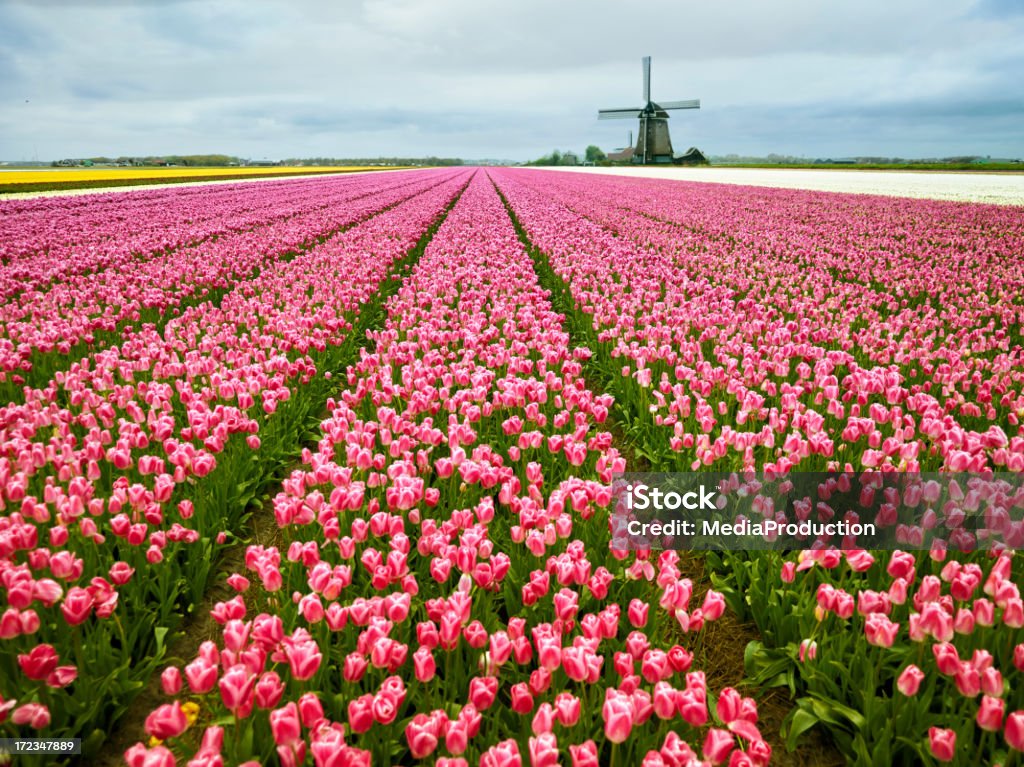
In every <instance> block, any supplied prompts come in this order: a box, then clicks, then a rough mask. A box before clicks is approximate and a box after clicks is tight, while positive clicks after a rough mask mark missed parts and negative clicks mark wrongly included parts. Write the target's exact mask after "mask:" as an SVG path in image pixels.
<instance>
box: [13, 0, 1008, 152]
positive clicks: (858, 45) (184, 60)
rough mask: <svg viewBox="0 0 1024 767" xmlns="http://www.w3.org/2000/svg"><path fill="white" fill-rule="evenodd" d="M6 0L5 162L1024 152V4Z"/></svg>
mask: <svg viewBox="0 0 1024 767" xmlns="http://www.w3.org/2000/svg"><path fill="white" fill-rule="evenodd" d="M635 7H637V4H635V3H627V2H625V1H624V0H614V1H612V0H560V1H556V2H554V3H552V2H549V1H548V0H361V1H360V0H281V1H278V0H148V1H147V0H138V1H136V2H132V1H131V0H0V103H2V107H0V159H31V158H33V157H38V158H39V159H45V160H50V159H57V158H61V157H76V156H94V155H100V154H107V155H120V154H126V155H136V154H138V155H142V154H169V153H183V154H184V153H198V152H224V153H228V154H235V155H240V156H243V157H252V158H262V157H269V158H275V159H276V158H281V157H305V156H315V155H329V156H353V157H356V156H360V157H372V156H380V155H428V154H433V155H439V156H461V157H465V158H507V159H514V160H519V159H527V158H531V157H536V156H539V155H540V154H543V153H545V152H548V151H550V150H551V149H553V148H556V147H557V148H561V149H576V150H582V148H583V147H585V146H586V145H587V144H590V143H594V144H598V145H599V146H601V147H603V148H605V149H606V150H607V149H613V148H616V147H621V146H623V145H624V144H625V143H626V141H627V131H628V130H629V128H630V127H631V123H629V122H627V121H614V122H598V121H597V120H596V110H597V109H598V108H599V107H620V106H621V107H626V106H634V105H637V104H639V102H640V92H641V73H640V58H641V57H642V56H644V55H650V56H653V57H654V65H653V77H652V81H653V96H654V99H655V100H658V99H662V100H676V99H686V98H700V99H701V101H702V108H701V110H700V111H687V112H677V113H675V114H676V115H677V116H675V117H673V119H672V122H671V127H672V135H673V143H674V144H675V146H676V148H677V149H685V148H686V147H688V146H690V145H696V146H698V147H700V148H701V149H702V150H704V151H705V152H707V153H709V154H726V153H730V152H736V153H739V154H758V155H762V154H767V153H769V152H777V153H783V154H794V155H804V156H808V157H816V156H845V155H899V156H904V157H930V156H947V155H954V154H988V155H992V156H994V157H1006V156H1010V157H1024V127H1022V126H1024V89H1022V88H1021V85H1020V82H1021V79H1022V73H1024V0H940V1H937V0H857V2H851V1H848V0H837V2H822V0H775V2H764V0H730V1H729V2H728V3H713V2H706V0H702V1H701V2H691V1H690V0H647V2H646V3H645V4H644V8H645V10H644V11H643V12H642V13H638V12H636V11H635V10H633V8H635Z"/></svg>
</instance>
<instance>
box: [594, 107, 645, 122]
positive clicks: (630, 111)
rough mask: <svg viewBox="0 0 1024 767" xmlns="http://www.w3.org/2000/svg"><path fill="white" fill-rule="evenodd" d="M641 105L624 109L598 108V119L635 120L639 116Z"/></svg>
mask: <svg viewBox="0 0 1024 767" xmlns="http://www.w3.org/2000/svg"><path fill="white" fill-rule="evenodd" d="M641 109H642V108H641V107H630V108H626V109H598V110H597V119H598V120H635V119H636V118H638V117H639V116H640V112H641Z"/></svg>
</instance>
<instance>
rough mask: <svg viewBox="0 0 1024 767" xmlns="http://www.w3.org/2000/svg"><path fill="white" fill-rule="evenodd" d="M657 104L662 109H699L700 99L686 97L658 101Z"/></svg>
mask: <svg viewBox="0 0 1024 767" xmlns="http://www.w3.org/2000/svg"><path fill="white" fill-rule="evenodd" d="M658 106H659V107H661V108H662V109H700V99H686V100H685V101H659V102H658Z"/></svg>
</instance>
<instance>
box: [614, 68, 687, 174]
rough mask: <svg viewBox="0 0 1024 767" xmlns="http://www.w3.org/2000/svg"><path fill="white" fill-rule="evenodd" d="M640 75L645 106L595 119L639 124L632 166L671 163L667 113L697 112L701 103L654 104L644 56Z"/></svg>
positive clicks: (673, 102) (672, 156)
mask: <svg viewBox="0 0 1024 767" xmlns="http://www.w3.org/2000/svg"><path fill="white" fill-rule="evenodd" d="M643 75H644V94H643V97H644V105H643V106H642V107H624V108H621V109H599V110H598V112H597V119H598V120H639V121H640V131H639V133H638V134H637V141H636V149H635V150H634V152H633V162H635V163H642V164H644V165H647V164H649V163H668V162H673V161H675V159H676V157H675V154H674V153H673V151H672V138H671V136H670V135H669V132H668V117H669V115H668V113H669V111H670V110H676V109H700V99H690V100H687V101H663V102H661V103H655V102H654V101H652V100H651V57H650V56H644V58H643Z"/></svg>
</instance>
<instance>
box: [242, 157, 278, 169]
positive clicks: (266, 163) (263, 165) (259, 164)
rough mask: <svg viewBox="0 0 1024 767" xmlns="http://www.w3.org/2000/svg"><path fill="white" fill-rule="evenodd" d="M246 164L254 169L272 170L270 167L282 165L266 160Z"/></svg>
mask: <svg viewBox="0 0 1024 767" xmlns="http://www.w3.org/2000/svg"><path fill="white" fill-rule="evenodd" d="M246 164H247V165H251V166H254V167H257V168H270V167H273V166H275V165H280V164H281V163H279V162H278V161H277V160H266V159H264V160H249V162H248V163H246Z"/></svg>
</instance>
